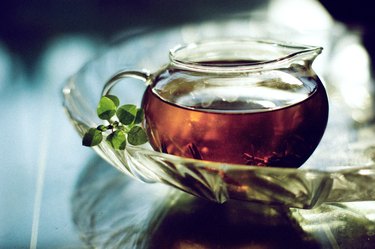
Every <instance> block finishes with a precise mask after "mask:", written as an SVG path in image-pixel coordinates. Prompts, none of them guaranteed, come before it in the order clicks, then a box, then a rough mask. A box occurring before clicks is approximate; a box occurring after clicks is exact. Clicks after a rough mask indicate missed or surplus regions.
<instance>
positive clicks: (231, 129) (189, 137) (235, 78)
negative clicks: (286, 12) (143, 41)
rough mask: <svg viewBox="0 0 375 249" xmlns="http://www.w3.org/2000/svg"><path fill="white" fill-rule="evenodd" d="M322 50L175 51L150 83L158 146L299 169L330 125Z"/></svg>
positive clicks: (239, 45) (210, 47)
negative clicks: (316, 64)
mask: <svg viewBox="0 0 375 249" xmlns="http://www.w3.org/2000/svg"><path fill="white" fill-rule="evenodd" d="M321 50H322V48H320V47H312V46H301V45H294V44H283V43H277V42H272V41H260V40H252V39H235V40H218V41H202V42H197V43H192V44H188V45H184V46H179V47H177V48H175V49H173V50H171V51H170V63H169V64H168V65H167V66H165V67H164V68H162V69H161V70H160V71H158V72H156V73H154V74H147V73H143V72H137V71H122V72H120V73H118V74H116V75H115V76H114V77H112V78H111V79H110V80H109V81H108V82H107V83H106V85H105V86H104V89H103V95H106V94H108V93H109V92H110V90H111V88H112V87H113V86H114V85H115V84H117V83H118V82H119V80H120V79H122V78H126V77H133V78H138V79H141V80H144V81H145V82H146V84H148V87H147V89H146V91H145V94H144V96H143V100H142V108H143V110H144V113H145V122H144V126H145V128H146V130H147V133H148V137H149V141H150V144H151V145H152V147H153V148H154V149H155V150H157V151H161V152H165V153H168V154H174V155H178V156H182V157H188V158H195V159H203V160H208V161H218V162H227V163H236V164H249V165H261V166H265V165H267V166H277V167H299V166H301V165H302V164H303V163H304V162H305V161H306V160H307V159H308V158H309V156H310V155H311V154H312V152H313V151H314V150H315V148H316V147H317V145H318V143H319V141H320V139H321V138H322V135H323V133H324V130H325V128H326V124H327V119H328V101H327V95H326V92H325V89H324V87H323V85H322V83H321V81H320V80H319V78H318V76H317V75H316V74H315V72H314V71H313V70H312V69H311V64H312V62H313V60H314V59H315V57H316V56H317V55H318V54H319V53H320V52H321Z"/></svg>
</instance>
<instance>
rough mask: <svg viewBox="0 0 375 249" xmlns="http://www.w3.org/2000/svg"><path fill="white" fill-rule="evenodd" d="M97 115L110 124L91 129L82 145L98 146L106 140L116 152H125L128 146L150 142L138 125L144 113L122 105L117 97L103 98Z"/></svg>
mask: <svg viewBox="0 0 375 249" xmlns="http://www.w3.org/2000/svg"><path fill="white" fill-rule="evenodd" d="M96 111H97V115H98V117H99V118H100V119H102V120H106V121H108V122H107V123H109V124H101V125H98V126H97V127H96V128H89V129H88V131H87V132H86V133H85V134H84V136H83V139H82V145H84V146H89V147H92V146H96V145H98V144H100V143H101V142H102V141H103V140H104V138H105V140H106V141H107V143H108V144H109V145H110V146H111V147H112V148H114V149H115V150H124V149H125V148H126V144H127V143H129V144H131V145H141V144H144V143H146V142H147V141H148V138H147V134H146V132H145V131H144V129H143V128H142V127H141V126H139V125H138V124H140V123H142V121H143V119H144V112H143V110H142V109H141V108H137V106H135V105H130V104H126V105H122V106H120V100H119V99H118V97H116V96H115V95H106V96H102V98H101V99H100V101H99V103H98V106H97V110H96Z"/></svg>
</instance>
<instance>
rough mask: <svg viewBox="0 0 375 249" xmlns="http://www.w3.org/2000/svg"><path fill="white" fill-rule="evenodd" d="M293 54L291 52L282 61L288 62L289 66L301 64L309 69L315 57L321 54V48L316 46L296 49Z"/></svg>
mask: <svg viewBox="0 0 375 249" xmlns="http://www.w3.org/2000/svg"><path fill="white" fill-rule="evenodd" d="M295 49H296V50H295V51H294V52H291V53H290V54H289V55H288V56H286V57H285V58H284V59H285V60H286V61H289V63H290V64H295V63H297V64H301V65H304V66H306V67H310V66H311V65H312V63H313V62H314V60H315V59H316V57H317V56H318V55H319V54H321V53H322V51H323V48H322V47H316V46H305V47H296V48H295Z"/></svg>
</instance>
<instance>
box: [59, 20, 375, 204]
mask: <svg viewBox="0 0 375 249" xmlns="http://www.w3.org/2000/svg"><path fill="white" fill-rule="evenodd" d="M244 23H245V21H244V20H232V21H225V22H222V23H220V22H215V23H210V24H209V31H210V32H206V31H207V25H208V24H201V25H189V26H188V27H178V28H172V29H166V30H156V31H153V32H144V33H142V34H137V35H134V36H131V35H127V36H124V37H123V38H122V39H120V40H119V41H118V42H117V43H116V44H113V45H112V46H111V47H110V48H108V49H107V50H106V52H105V53H103V54H102V55H101V56H99V57H98V58H96V59H94V60H93V61H91V62H89V63H88V64H87V65H85V66H84V67H83V68H82V69H81V70H80V71H79V72H77V73H76V74H75V75H73V76H72V77H70V78H69V79H68V80H67V82H66V84H65V86H64V87H63V98H64V108H65V110H66V112H67V114H68V117H69V119H70V120H71V121H72V124H73V125H74V127H75V128H76V130H77V131H78V133H79V134H80V135H81V136H82V135H83V134H84V133H85V131H86V130H87V129H88V127H93V126H94V127H95V126H97V125H98V124H101V121H100V120H99V119H98V118H97V115H96V105H97V103H98V101H99V99H100V95H101V91H102V87H103V85H104V82H106V81H107V80H108V79H109V78H110V77H111V76H112V75H113V74H114V73H116V72H118V71H120V70H122V69H127V70H141V69H143V68H147V69H149V70H150V71H151V72H153V71H154V70H157V69H158V68H160V67H161V65H163V64H165V63H166V62H167V59H168V58H167V54H168V53H167V52H168V50H169V49H170V48H172V47H174V46H175V45H176V44H179V43H185V42H191V41H194V40H199V39H202V38H208V37H210V38H212V37H225V36H231V37H233V36H238V34H241V36H243V34H252V32H251V30H249V26H248V25H244ZM246 24H248V22H247V20H246ZM263 27H264V32H265V33H264V34H260V35H264V36H267V37H269V38H277V37H272V36H271V35H270V34H272V32H271V31H270V29H272V27H266V26H263ZM273 28H274V27H273ZM241 31H242V32H241ZM336 33H337V32H336ZM336 33H334V32H332V34H336ZM260 35H259V34H258V36H260ZM304 37H305V36H304ZM314 37H315V38H316V39H315V42H319V44H316V43H315V44H313V45H320V46H323V47H324V48H325V50H326V52H325V53H326V54H325V55H324V56H323V57H322V59H320V60H319V61H317V64H316V65H314V67H315V66H316V71H317V72H318V74H319V75H320V76H322V78H325V79H326V80H327V81H326V82H325V84H326V88H327V90H328V94H329V98H330V117H329V123H328V127H327V131H326V133H325V135H324V137H323V139H322V142H321V144H320V145H319V146H318V148H317V150H316V151H315V152H314V154H313V155H312V157H311V158H310V159H309V160H308V161H307V162H306V163H305V164H304V165H303V166H302V167H301V168H299V169H285V168H267V167H256V166H243V165H232V164H223V163H213V162H206V161H200V160H193V159H186V158H181V157H177V156H173V155H167V154H163V153H159V152H155V151H153V150H152V149H151V147H150V146H149V145H147V144H146V145H145V146H141V147H134V146H131V145H128V146H127V148H126V150H125V151H115V150H113V149H112V148H111V147H109V146H108V145H107V144H106V143H102V144H100V145H99V146H96V147H94V150H95V151H96V152H97V153H98V154H99V155H100V156H101V157H102V158H104V159H105V160H106V161H107V162H109V163H110V164H111V165H113V166H114V167H116V168H117V169H118V170H119V171H121V172H123V173H125V174H127V175H130V176H132V177H134V178H136V179H139V180H141V181H143V182H146V183H155V182H161V183H165V184H167V185H170V186H173V187H175V188H177V189H180V190H182V191H185V192H187V193H190V194H193V195H195V196H199V197H203V198H205V199H208V200H212V201H216V202H220V203H223V202H225V201H227V200H229V199H235V200H243V201H249V202H260V203H266V204H278V205H279V204H280V205H284V206H287V207H297V208H312V207H314V206H317V205H319V204H320V203H323V202H349V201H365V200H375V166H374V159H375V127H374V126H373V125H371V122H369V120H371V119H372V114H373V111H372V98H371V96H370V95H369V94H367V95H366V93H369V90H370V89H366V87H367V86H366V85H360V86H358V82H349V83H348V82H347V81H345V82H337V80H338V79H339V77H337V75H341V76H343V77H345V76H346V75H345V73H350V75H352V74H356V73H358V72H356V71H354V72H345V71H342V72H340V73H338V72H337V70H340V68H333V67H332V66H330V67H329V66H328V65H330V63H331V62H332V60H334V59H335V60H337V58H340V59H341V61H342V60H345V59H348V61H349V63H350V58H346V57H345V56H344V55H341V54H339V55H337V53H340V50H338V51H339V52H336V53H334V52H332V51H335V49H334V48H335V44H334V43H332V40H335V41H336V43H337V40H339V38H340V37H339V38H338V37H330V36H328V37H327V36H324V37H320V36H318V35H317V36H314ZM291 38H293V39H294V40H295V41H298V42H301V41H300V40H299V38H300V37H299V36H298V35H296V36H295V37H291ZM317 38H319V39H317ZM316 40H318V41H316ZM302 42H304V43H306V41H303V40H302ZM356 45H358V46H360V44H356ZM323 53H324V52H323ZM340 56H341V57H340ZM335 65H340V64H335ZM350 75H348V76H350ZM352 78H353V77H352ZM127 81H128V82H127V84H122V85H121V86H120V85H119V86H116V88H115V89H114V91H113V92H114V93H115V94H116V95H117V96H119V97H120V99H121V101H122V103H133V104H137V105H138V106H139V105H140V100H141V96H142V94H143V91H144V90H145V88H146V86H142V84H140V83H139V82H137V81H134V80H131V79H127ZM344 83H345V84H344ZM350 87H352V88H353V89H357V90H358V88H359V87H361V88H360V90H362V92H361V91H359V93H358V91H357V92H356V93H358V94H355V92H352V93H353V94H347V93H348V89H349V90H350V89H352V88H350ZM354 87H355V88H354ZM344 90H345V91H346V92H345V91H344ZM361 93H362V94H364V96H365V97H366V102H364V101H363V98H364V96H362V95H360V94H361ZM348 96H349V97H348ZM351 98H353V99H351ZM359 99H360V100H361V101H362V102H360V103H359V104H357V105H356V106H355V105H351V104H350V103H358V100H359ZM77 146H79V145H77Z"/></svg>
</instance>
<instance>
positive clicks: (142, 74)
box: [102, 70, 151, 96]
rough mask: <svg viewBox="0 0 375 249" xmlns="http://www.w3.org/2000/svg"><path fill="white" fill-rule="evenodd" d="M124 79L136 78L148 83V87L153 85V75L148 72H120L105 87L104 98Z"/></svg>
mask: <svg viewBox="0 0 375 249" xmlns="http://www.w3.org/2000/svg"><path fill="white" fill-rule="evenodd" d="M124 78H134V79H138V80H142V81H143V82H145V83H146V85H148V84H150V83H151V74H149V73H148V72H141V71H128V70H124V71H120V72H118V73H116V74H115V75H114V76H113V77H112V78H110V79H109V80H108V81H107V82H106V83H105V84H104V87H103V90H102V96H105V95H107V94H109V93H110V91H111V90H112V88H113V87H114V86H115V85H116V84H117V83H118V82H119V81H120V80H122V79H124Z"/></svg>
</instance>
